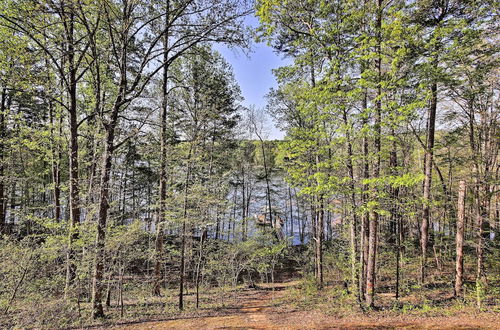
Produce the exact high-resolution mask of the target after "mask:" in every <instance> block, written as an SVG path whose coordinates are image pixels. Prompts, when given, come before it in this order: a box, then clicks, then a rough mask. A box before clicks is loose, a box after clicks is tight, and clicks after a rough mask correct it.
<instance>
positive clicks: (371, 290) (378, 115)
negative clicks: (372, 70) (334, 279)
mask: <svg viewBox="0 0 500 330" xmlns="http://www.w3.org/2000/svg"><path fill="white" fill-rule="evenodd" d="M377 5H378V7H377V46H376V52H377V54H378V55H377V59H376V69H377V85H378V86H377V97H376V100H375V127H374V129H375V141H374V147H375V153H376V161H375V164H374V167H373V177H374V178H378V177H379V175H380V157H381V155H380V151H381V135H382V134H381V123H382V100H381V97H382V86H381V83H382V82H381V80H382V55H381V43H382V40H381V39H382V10H383V8H382V0H377ZM372 194H373V195H372V201H377V200H378V189H377V188H373V189H372ZM378 218H379V214H378V211H376V210H371V211H370V215H369V223H368V225H369V230H370V233H369V237H368V264H367V271H366V304H367V305H368V306H369V307H373V306H374V301H375V278H376V256H377V227H378Z"/></svg>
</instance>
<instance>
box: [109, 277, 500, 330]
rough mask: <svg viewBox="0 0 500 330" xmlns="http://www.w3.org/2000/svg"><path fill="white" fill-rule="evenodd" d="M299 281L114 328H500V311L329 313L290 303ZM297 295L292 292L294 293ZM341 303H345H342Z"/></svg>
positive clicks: (241, 291)
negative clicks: (192, 312) (194, 312)
mask: <svg viewBox="0 0 500 330" xmlns="http://www.w3.org/2000/svg"><path fill="white" fill-rule="evenodd" d="M297 285H298V282H294V281H292V282H287V283H277V284H275V287H274V290H273V288H272V286H271V285H261V286H259V288H257V289H244V290H240V291H238V292H237V295H236V296H234V299H232V300H231V304H228V305H226V306H224V307H222V308H216V309H213V308H209V309H206V310H205V311H204V312H203V313H201V314H197V315H189V314H181V315H178V316H173V317H172V318H170V319H164V320H156V321H144V322H141V321H138V322H134V323H125V324H121V325H114V326H113V328H114V329H129V330H132V329H307V328H309V329H312V328H314V329H326V328H328V329H500V320H499V315H498V313H479V314H474V313H458V314H454V315H449V316H443V315H439V316H433V315H430V316H429V315H415V314H401V313H397V314H394V313H384V312H382V311H372V312H369V313H364V312H361V311H358V312H356V311H354V310H353V311H352V312H351V313H347V314H345V313H343V314H339V313H329V312H328V311H325V310H321V309H317V308H313V309H310V308H301V307H300V306H297V305H294V304H290V303H288V301H289V300H290V297H291V296H290V294H291V292H292V291H293V290H294V289H295V287H296V286H297ZM292 296H293V294H292ZM339 303H340V304H342V302H339Z"/></svg>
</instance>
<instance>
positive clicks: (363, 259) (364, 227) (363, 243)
mask: <svg viewBox="0 0 500 330" xmlns="http://www.w3.org/2000/svg"><path fill="white" fill-rule="evenodd" d="M367 98H368V93H367V91H365V93H364V97H363V109H365V111H366V109H367V107H368V100H367ZM367 125H368V120H367V119H364V120H363V127H365V126H367ZM368 178H370V167H369V163H368V137H367V136H366V135H364V136H363V179H365V180H366V179H368ZM367 192H368V185H367V184H364V185H363V193H362V195H361V198H362V204H363V205H366V203H367V200H366V199H367V196H366V193H367ZM360 231H361V234H360V249H361V251H360V254H359V263H360V270H359V281H360V284H359V291H360V293H359V296H360V297H361V299H362V300H364V299H365V295H366V271H367V269H368V237H369V233H370V230H369V225H368V213H367V212H363V214H362V215H361V230H360Z"/></svg>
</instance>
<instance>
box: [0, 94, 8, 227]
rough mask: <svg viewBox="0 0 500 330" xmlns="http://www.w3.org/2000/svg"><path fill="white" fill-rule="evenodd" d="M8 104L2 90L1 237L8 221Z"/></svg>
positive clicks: (0, 122)
mask: <svg viewBox="0 0 500 330" xmlns="http://www.w3.org/2000/svg"><path fill="white" fill-rule="evenodd" d="M6 103H7V89H6V88H5V87H4V88H2V96H1V100H0V235H2V234H3V233H4V232H5V226H6V223H5V219H6V213H7V212H5V211H6V207H7V202H6V200H7V198H6V194H5V179H4V178H5V165H4V162H5V156H4V155H5V139H6V138H7V134H6V133H7V132H6V130H7V126H6V124H5V117H6V111H7V107H6Z"/></svg>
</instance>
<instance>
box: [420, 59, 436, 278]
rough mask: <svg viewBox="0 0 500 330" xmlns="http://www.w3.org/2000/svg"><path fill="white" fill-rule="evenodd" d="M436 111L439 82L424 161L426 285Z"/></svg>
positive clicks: (422, 229)
mask: <svg viewBox="0 0 500 330" xmlns="http://www.w3.org/2000/svg"><path fill="white" fill-rule="evenodd" d="M434 66H437V59H435V60H434ZM436 110H437V82H433V83H432V86H431V103H430V106H429V111H428V113H429V115H428V117H429V118H428V125H427V142H426V146H425V160H424V188H423V209H422V222H421V225H420V249H421V253H422V255H421V262H420V282H421V283H424V281H425V276H426V273H425V272H426V264H427V245H428V242H429V225H430V221H431V212H430V198H431V185H432V166H433V165H432V164H433V158H434V136H435V129H436Z"/></svg>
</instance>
